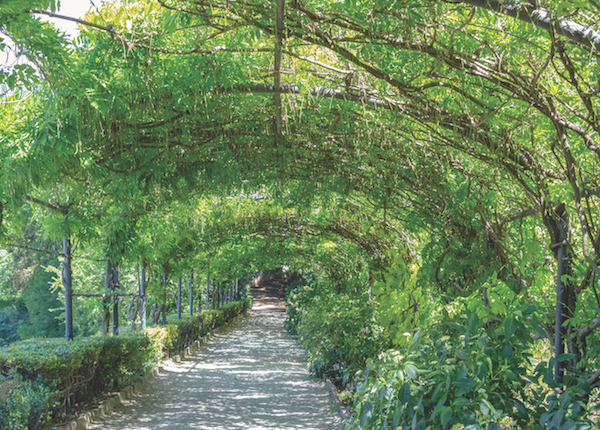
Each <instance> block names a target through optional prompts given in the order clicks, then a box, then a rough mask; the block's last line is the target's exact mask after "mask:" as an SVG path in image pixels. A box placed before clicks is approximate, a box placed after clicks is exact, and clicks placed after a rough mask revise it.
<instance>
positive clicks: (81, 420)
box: [48, 311, 248, 430]
mask: <svg viewBox="0 0 600 430" xmlns="http://www.w3.org/2000/svg"><path fill="white" fill-rule="evenodd" d="M247 315H248V311H244V312H242V313H241V314H239V315H236V316H235V317H234V318H232V319H230V320H229V321H227V323H225V324H223V325H222V326H220V327H217V328H216V329H214V330H212V331H210V332H209V333H207V334H206V335H204V336H202V337H201V338H199V339H198V340H195V341H194V342H193V343H192V344H191V345H190V346H188V347H187V348H185V349H184V350H183V351H181V352H180V353H179V354H175V355H174V356H172V357H170V358H168V359H166V360H164V362H163V363H162V364H158V365H157V366H156V367H155V368H154V369H152V371H151V372H150V373H148V374H147V375H145V376H143V377H142V378H141V380H140V381H138V382H136V383H135V384H133V385H128V386H127V387H125V388H123V390H122V391H120V392H118V393H117V394H115V395H113V396H112V397H109V398H108V399H106V400H104V401H103V402H102V403H101V404H100V406H98V407H97V408H94V409H92V410H91V411H88V412H85V413H83V414H82V415H81V416H79V417H78V418H77V419H75V420H73V421H70V422H68V423H66V424H58V425H55V426H52V427H49V428H48V430H86V429H87V426H88V424H91V423H92V421H97V420H99V419H101V418H102V417H104V416H107V415H110V414H111V412H112V411H113V409H114V408H115V407H116V406H119V405H121V404H122V403H123V401H124V400H128V399H130V398H131V397H132V395H133V394H135V393H139V392H140V391H142V390H143V389H144V388H146V386H147V385H148V384H149V383H150V382H151V381H152V380H153V379H154V378H156V377H157V376H158V375H160V372H161V371H162V370H163V368H164V366H165V365H168V364H173V363H180V362H181V361H182V360H184V359H185V358H186V357H189V356H191V355H192V354H194V353H195V352H196V351H198V349H200V347H202V346H203V345H204V344H206V343H207V342H208V341H209V340H210V339H211V338H212V337H213V336H215V335H216V334H218V333H220V332H221V331H222V330H223V329H225V328H226V327H228V326H229V325H230V324H232V323H233V322H234V321H236V320H237V319H238V318H240V317H243V316H247Z"/></svg>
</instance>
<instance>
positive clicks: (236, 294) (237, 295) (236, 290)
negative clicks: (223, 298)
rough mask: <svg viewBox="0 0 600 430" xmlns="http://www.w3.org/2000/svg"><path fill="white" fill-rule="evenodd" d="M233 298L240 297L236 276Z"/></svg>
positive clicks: (237, 298)
mask: <svg viewBox="0 0 600 430" xmlns="http://www.w3.org/2000/svg"><path fill="white" fill-rule="evenodd" d="M235 299H236V300H239V299H240V285H239V279H238V278H235Z"/></svg>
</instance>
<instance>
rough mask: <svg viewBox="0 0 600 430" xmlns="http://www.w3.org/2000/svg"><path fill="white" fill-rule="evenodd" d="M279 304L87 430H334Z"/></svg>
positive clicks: (261, 310)
mask: <svg viewBox="0 0 600 430" xmlns="http://www.w3.org/2000/svg"><path fill="white" fill-rule="evenodd" d="M284 318H285V313H284V312H282V310H281V306H280V304H279V305H278V304H272V303H271V304H265V302H264V301H261V300H260V299H259V300H258V301H257V302H255V306H254V308H253V310H252V311H251V312H250V315H248V316H243V317H240V318H238V319H237V320H236V321H234V322H233V323H231V324H230V325H229V327H228V328H227V329H226V330H225V331H221V332H219V333H218V334H216V335H215V336H214V337H212V338H211V340H210V341H209V342H208V343H207V344H206V345H205V346H203V347H202V348H200V349H199V350H198V351H197V352H196V353H195V354H194V355H192V356H190V357H188V358H186V359H185V361H182V362H181V363H177V364H169V365H167V366H165V367H164V371H162V372H161V373H160V375H159V376H158V377H156V379H155V380H154V381H152V382H151V383H150V384H148V386H147V388H146V389H145V390H144V391H142V392H141V393H138V394H134V395H133V397H132V399H131V400H127V401H124V402H123V405H122V406H120V407H117V408H116V409H115V411H114V412H113V413H112V414H111V415H109V416H107V417H104V418H103V419H102V421H100V422H95V423H94V424H92V425H89V426H88V428H90V429H105V430H113V429H114V430H117V429H119V430H120V429H127V430H151V429H152V430H154V429H219V430H227V429H245V430H262V429H286V430H288V429H299V430H309V429H311V430H330V429H331V430H334V429H338V428H340V422H339V418H338V417H337V416H336V414H334V413H333V412H332V410H331V409H332V406H331V405H332V403H331V401H330V398H329V395H328V392H327V389H326V388H325V387H324V384H323V382H321V381H318V380H315V379H312V378H311V377H310V376H309V374H308V371H307V362H306V355H305V353H304V352H303V350H302V349H301V348H300V346H299V345H298V343H297V341H296V340H295V339H294V338H293V337H292V336H290V335H288V334H287V333H286V331H285V330H284V328H283V321H284Z"/></svg>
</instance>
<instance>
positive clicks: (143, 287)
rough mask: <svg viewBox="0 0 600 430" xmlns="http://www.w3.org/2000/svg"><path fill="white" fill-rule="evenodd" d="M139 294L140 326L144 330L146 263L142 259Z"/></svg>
mask: <svg viewBox="0 0 600 430" xmlns="http://www.w3.org/2000/svg"><path fill="white" fill-rule="evenodd" d="M140 287H141V288H140V294H141V296H142V309H141V312H140V314H141V315H140V326H141V327H142V331H144V330H146V263H145V262H144V259H142V273H141V279H140Z"/></svg>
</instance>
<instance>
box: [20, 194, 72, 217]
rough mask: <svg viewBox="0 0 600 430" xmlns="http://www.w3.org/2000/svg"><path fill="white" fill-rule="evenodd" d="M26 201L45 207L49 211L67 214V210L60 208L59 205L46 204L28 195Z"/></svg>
mask: <svg viewBox="0 0 600 430" xmlns="http://www.w3.org/2000/svg"><path fill="white" fill-rule="evenodd" d="M25 200H27V201H29V202H31V203H35V204H37V205H40V206H43V207H45V208H47V209H50V210H53V211H56V212H60V213H61V214H63V215H66V214H67V208H66V207H65V206H59V205H54V204H52V203H49V202H46V201H44V200H40V199H38V198H35V197H32V196H30V195H29V194H27V195H26V196H25Z"/></svg>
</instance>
